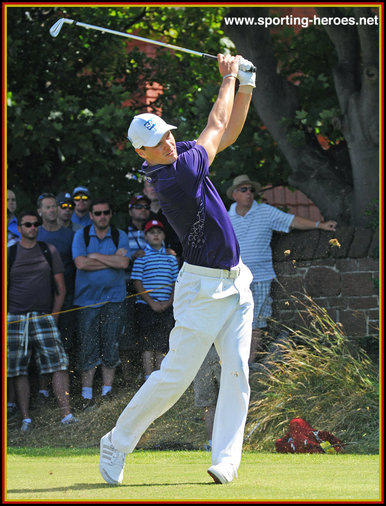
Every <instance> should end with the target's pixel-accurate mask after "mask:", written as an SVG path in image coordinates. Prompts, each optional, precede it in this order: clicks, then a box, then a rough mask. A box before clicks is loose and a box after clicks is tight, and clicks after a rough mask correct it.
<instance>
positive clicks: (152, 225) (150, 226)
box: [145, 220, 165, 232]
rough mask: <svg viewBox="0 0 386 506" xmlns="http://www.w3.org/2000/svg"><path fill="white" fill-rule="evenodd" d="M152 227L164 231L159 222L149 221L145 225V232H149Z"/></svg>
mask: <svg viewBox="0 0 386 506" xmlns="http://www.w3.org/2000/svg"><path fill="white" fill-rule="evenodd" d="M154 227H158V228H162V230H164V229H165V227H164V226H163V224H162V223H161V222H160V221H158V220H150V221H148V222H147V223H146V225H145V232H147V231H148V230H150V229H151V228H154Z"/></svg>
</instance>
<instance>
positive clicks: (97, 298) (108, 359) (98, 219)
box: [72, 199, 130, 411]
mask: <svg viewBox="0 0 386 506" xmlns="http://www.w3.org/2000/svg"><path fill="white" fill-rule="evenodd" d="M111 218H112V212H111V207H110V204H109V202H108V201H107V200H106V199H100V200H96V201H94V202H93V203H92V204H91V208H90V219H91V222H92V225H91V226H90V227H89V228H85V229H82V230H77V231H76V232H75V236H74V241H73V246H72V253H73V258H74V261H75V265H76V267H77V272H76V280H75V297H74V304H75V305H76V306H80V307H81V309H80V310H79V311H78V312H77V316H78V327H77V330H78V338H79V343H80V350H79V354H80V355H79V367H80V370H81V380H82V398H81V406H80V407H81V409H82V410H83V411H86V410H90V409H93V408H94V407H95V406H96V404H95V401H94V397H93V382H94V375H95V371H96V368H97V367H98V366H101V368H102V381H103V385H102V400H108V399H110V398H111V395H112V393H111V391H112V386H113V382H114V376H115V369H116V367H117V366H118V365H119V363H120V358H119V337H120V335H121V334H122V331H123V327H124V322H125V309H124V300H125V297H126V283H125V269H127V267H128V265H129V261H130V248H129V242H128V239H127V235H126V234H125V233H124V232H123V230H118V229H113V227H112V226H111V224H110V222H111ZM85 232H87V233H85ZM115 233H117V236H118V237H117V239H118V240H117V241H116V242H117V244H115V240H114V238H115Z"/></svg>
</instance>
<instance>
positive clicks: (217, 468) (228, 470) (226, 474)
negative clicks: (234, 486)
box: [208, 462, 237, 484]
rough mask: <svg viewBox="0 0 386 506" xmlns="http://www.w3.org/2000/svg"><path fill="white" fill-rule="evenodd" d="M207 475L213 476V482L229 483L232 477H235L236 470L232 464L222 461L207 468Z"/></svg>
mask: <svg viewBox="0 0 386 506" xmlns="http://www.w3.org/2000/svg"><path fill="white" fill-rule="evenodd" d="M208 473H209V475H210V476H211V477H212V478H213V480H214V482H215V483H221V484H224V483H230V482H231V481H233V479H234V478H237V471H236V469H235V467H234V466H233V464H228V463H225V462H224V463H222V464H215V465H214V466H211V467H210V468H209V469H208Z"/></svg>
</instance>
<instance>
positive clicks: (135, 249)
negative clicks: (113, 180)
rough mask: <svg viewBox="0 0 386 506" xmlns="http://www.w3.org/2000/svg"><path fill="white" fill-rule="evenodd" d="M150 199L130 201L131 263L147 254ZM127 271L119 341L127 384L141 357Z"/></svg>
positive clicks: (133, 303) (132, 289)
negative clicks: (123, 322) (123, 316)
mask: <svg viewBox="0 0 386 506" xmlns="http://www.w3.org/2000/svg"><path fill="white" fill-rule="evenodd" d="M150 204H151V202H150V199H148V197H146V196H144V195H134V196H133V197H132V198H131V199H130V200H129V226H128V230H127V237H128V239H129V247H130V253H131V261H132V262H134V260H135V259H136V258H138V257H140V256H143V255H144V254H145V248H146V239H145V232H144V228H145V224H146V223H147V222H148V221H149V219H150ZM132 265H133V264H132V263H131V264H130V266H129V268H128V269H127V271H126V293H127V297H126V300H125V312H126V321H125V326H124V329H123V332H122V335H121V336H120V341H119V354H120V359H121V370H122V377H123V380H124V381H125V382H126V383H127V382H128V381H129V379H130V369H131V365H132V363H133V362H135V361H136V359H138V360H139V361H140V360H141V357H139V356H138V352H139V349H138V347H139V342H138V317H137V310H136V309H137V308H136V304H135V293H136V291H135V287H134V283H133V282H132V281H131V279H130V275H131V267H132Z"/></svg>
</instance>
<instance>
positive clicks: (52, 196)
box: [38, 193, 56, 202]
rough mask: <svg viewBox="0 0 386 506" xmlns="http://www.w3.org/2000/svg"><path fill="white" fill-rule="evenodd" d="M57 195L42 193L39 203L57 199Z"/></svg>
mask: <svg viewBox="0 0 386 506" xmlns="http://www.w3.org/2000/svg"><path fill="white" fill-rule="evenodd" d="M55 198H56V197H55V195H54V194H53V193H42V194H41V195H39V197H38V202H39V201H40V200H43V199H55Z"/></svg>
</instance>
